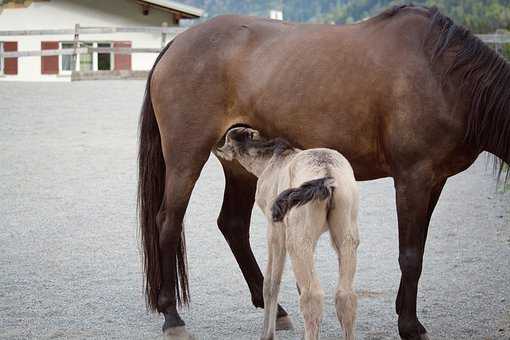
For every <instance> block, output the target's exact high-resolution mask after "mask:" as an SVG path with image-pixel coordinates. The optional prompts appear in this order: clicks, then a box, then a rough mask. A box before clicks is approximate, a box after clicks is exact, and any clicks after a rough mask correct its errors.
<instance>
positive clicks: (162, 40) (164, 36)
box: [161, 21, 168, 48]
mask: <svg viewBox="0 0 510 340" xmlns="http://www.w3.org/2000/svg"><path fill="white" fill-rule="evenodd" d="M167 27H168V24H167V22H166V21H165V22H163V23H162V24H161V28H162V30H161V48H164V47H165V46H166V36H167V33H166V32H165V31H164V29H165V28H167Z"/></svg>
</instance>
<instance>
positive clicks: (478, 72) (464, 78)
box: [375, 5, 510, 179]
mask: <svg viewBox="0 0 510 340" xmlns="http://www.w3.org/2000/svg"><path fill="white" fill-rule="evenodd" d="M403 10H406V11H405V12H409V13H414V14H421V15H426V16H427V17H429V18H430V27H429V31H428V33H427V34H426V36H425V37H424V48H425V49H426V51H425V52H426V53H427V55H429V57H430V62H431V64H432V65H433V66H437V65H439V66H442V65H441V62H443V61H441V62H440V61H439V59H440V57H441V56H443V55H444V54H445V53H446V52H448V56H450V55H451V56H452V58H448V59H447V60H448V62H447V64H446V67H443V68H441V77H442V80H443V81H446V79H447V78H448V76H449V75H453V74H454V73H455V74H456V75H459V76H460V78H459V79H461V84H460V87H459V91H460V93H462V94H463V95H465V96H467V98H470V103H469V112H468V113H467V115H466V124H467V129H466V134H465V141H466V142H467V143H470V144H471V145H474V146H476V147H477V148H478V149H479V150H480V151H481V150H486V149H487V147H489V146H490V149H491V150H493V151H494V152H495V153H497V154H498V155H499V156H501V157H504V159H503V160H499V159H497V158H496V160H495V161H496V163H495V165H496V168H497V169H499V174H498V175H501V173H502V170H503V165H504V161H505V160H506V161H508V160H509V159H510V64H509V63H508V62H507V61H506V60H505V59H504V58H503V57H502V56H501V55H499V54H498V53H497V52H495V51H494V50H493V49H492V48H490V47H489V46H487V45H486V44H485V43H484V42H482V41H481V40H480V39H479V38H478V37H476V36H475V35H473V34H472V33H471V32H470V31H469V30H468V29H467V28H465V27H463V26H460V25H457V24H455V23H454V22H453V20H452V19H450V18H449V17H447V16H446V15H444V14H442V13H441V12H440V11H439V10H438V9H437V8H436V7H431V8H427V7H422V6H413V5H403V6H394V7H392V8H389V9H387V10H386V11H384V12H382V13H381V14H379V15H378V16H377V17H379V18H381V19H383V18H390V17H393V16H395V15H396V14H398V13H400V12H404V11H403ZM407 10H409V11H407ZM377 17H375V18H377ZM443 63H444V62H443ZM508 175H509V172H507V173H506V179H508Z"/></svg>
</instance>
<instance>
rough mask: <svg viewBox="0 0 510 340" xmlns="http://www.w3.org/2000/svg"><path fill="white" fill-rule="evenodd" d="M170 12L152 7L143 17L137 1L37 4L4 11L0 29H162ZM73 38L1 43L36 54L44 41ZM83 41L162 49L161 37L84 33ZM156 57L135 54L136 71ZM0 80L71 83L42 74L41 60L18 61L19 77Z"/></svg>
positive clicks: (19, 39)
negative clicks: (15, 45)
mask: <svg viewBox="0 0 510 340" xmlns="http://www.w3.org/2000/svg"><path fill="white" fill-rule="evenodd" d="M173 20H174V19H173V16H172V14H171V13H168V12H165V11H161V10H157V9H154V8H151V10H150V13H149V15H147V16H144V15H143V14H142V9H141V7H140V5H138V4H137V3H136V1H135V0H108V1H96V0H51V1H41V2H34V3H32V4H31V5H30V6H29V7H27V8H13V9H8V8H7V9H4V10H3V11H2V12H1V13H0V30H26V29H59V28H67V29H69V28H74V26H75V24H77V23H79V24H80V25H81V26H161V25H162V23H163V22H167V23H168V25H169V26H170V25H172V24H173ZM73 38H74V36H73V35H68V36H66V35H55V36H49V35H41V36H0V40H2V41H17V42H18V51H34V50H35V51H37V50H40V49H41V41H62V40H69V41H72V40H73ZM80 40H91V41H103V40H106V41H107V40H116V41H119V40H121V41H124V40H125V41H131V42H132V47H134V48H136V47H154V48H158V47H161V35H160V34H148V33H113V34H84V35H81V36H80ZM156 56H157V55H156V54H155V53H154V54H151V53H149V54H146V53H143V54H140V53H137V54H133V55H132V59H131V63H132V69H133V70H148V69H150V68H151V67H152V64H153V63H154V60H155V59H156ZM1 80H21V81H39V80H56V81H59V80H60V81H62V80H69V76H57V75H41V57H23V58H18V75H12V76H9V75H5V76H2V77H0V81H1Z"/></svg>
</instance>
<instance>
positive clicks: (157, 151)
mask: <svg viewBox="0 0 510 340" xmlns="http://www.w3.org/2000/svg"><path fill="white" fill-rule="evenodd" d="M170 45H171V42H170V43H169V44H168V45H167V46H166V47H165V48H164V49H163V50H162V51H161V53H160V54H159V55H158V57H157V59H156V62H155V63H154V66H153V67H152V69H151V70H150V72H149V76H148V79H147V85H146V87H145V98H144V101H143V105H142V111H141V114H140V122H139V134H140V135H139V142H140V147H139V151H138V214H139V225H140V233H141V244H142V248H143V268H144V272H145V294H146V299H147V300H146V301H147V307H148V308H149V309H150V310H157V303H158V292H159V290H160V286H161V269H160V266H161V265H160V254H159V230H158V227H157V224H156V217H157V214H158V211H159V209H160V207H161V203H162V201H163V195H164V191H165V161H164V159H163V151H162V148H161V136H160V134H159V127H158V124H157V121H156V117H155V115H154V107H153V106H152V100H151V90H150V84H151V78H152V74H153V72H154V69H155V67H156V65H157V64H158V62H159V60H160V59H161V57H162V56H163V55H164V54H165V52H166V51H167V50H168V48H169V47H170ZM185 257H186V245H185V239H184V230H183V234H181V236H180V240H179V246H178V247H177V253H176V261H175V263H176V264H175V265H176V267H178V268H176V273H178V276H179V280H176V295H177V299H178V302H179V304H181V301H182V302H184V303H187V302H188V295H189V294H188V278H187V272H186V266H185V264H186V260H185ZM179 281H180V283H181V287H182V296H181V294H180V293H179Z"/></svg>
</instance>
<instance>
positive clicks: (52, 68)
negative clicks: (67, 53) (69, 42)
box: [41, 41, 58, 74]
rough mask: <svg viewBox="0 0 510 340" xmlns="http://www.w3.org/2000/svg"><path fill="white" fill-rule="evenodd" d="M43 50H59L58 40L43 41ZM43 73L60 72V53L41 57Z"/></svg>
mask: <svg viewBox="0 0 510 340" xmlns="http://www.w3.org/2000/svg"><path fill="white" fill-rule="evenodd" d="M41 50H58V41H41ZM41 74H58V55H55V56H53V55H52V56H43V57H41Z"/></svg>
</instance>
